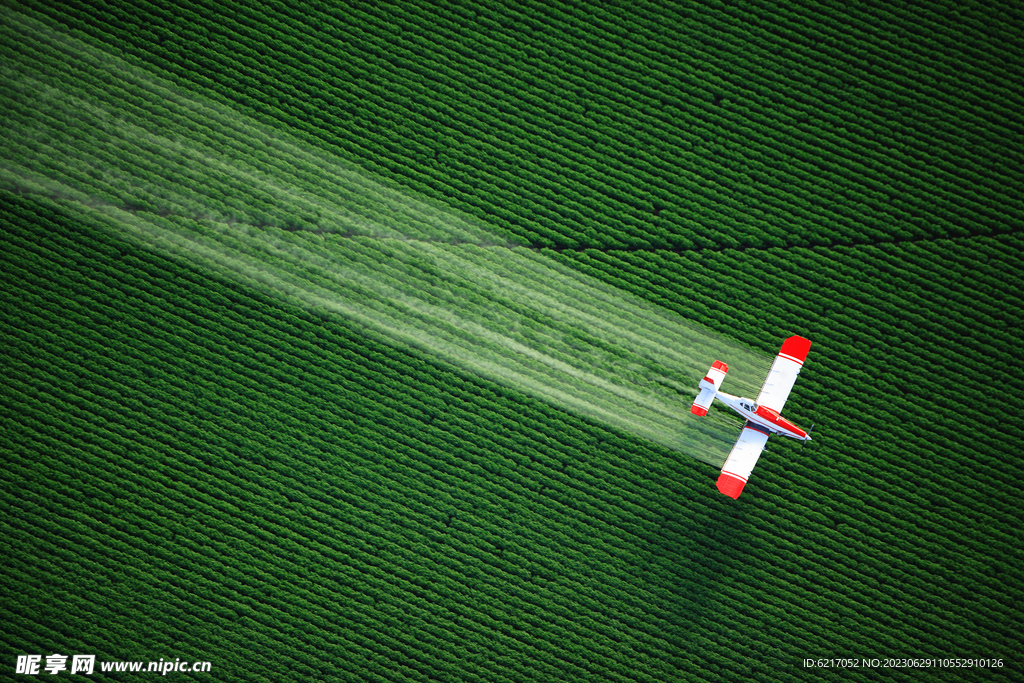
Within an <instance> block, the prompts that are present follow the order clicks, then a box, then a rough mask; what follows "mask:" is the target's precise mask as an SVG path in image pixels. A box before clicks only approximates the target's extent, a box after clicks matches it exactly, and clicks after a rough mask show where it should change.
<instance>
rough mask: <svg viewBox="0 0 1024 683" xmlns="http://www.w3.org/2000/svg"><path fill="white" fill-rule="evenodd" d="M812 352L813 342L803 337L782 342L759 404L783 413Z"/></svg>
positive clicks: (759, 395) (759, 398)
mask: <svg viewBox="0 0 1024 683" xmlns="http://www.w3.org/2000/svg"><path fill="white" fill-rule="evenodd" d="M810 350H811V342H810V340H808V339H804V338H803V337H796V336H793V337H790V338H789V339H787V340H786V341H784V342H782V350H781V351H779V355H777V356H775V362H774V363H772V369H771V370H769V371H768V376H767V377H765V380H764V386H763V387H761V393H760V394H758V396H757V404H758V405H759V406H765V407H766V408H771V409H772V410H774V411H776V412H779V413H781V412H782V406H784V405H786V399H787V398H789V392H790V391H792V390H793V385H794V384H795V383H796V377H797V375H799V374H800V368H802V367H803V365H804V361H805V360H807V352H808V351H810Z"/></svg>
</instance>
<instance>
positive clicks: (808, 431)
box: [800, 422, 814, 451]
mask: <svg viewBox="0 0 1024 683" xmlns="http://www.w3.org/2000/svg"><path fill="white" fill-rule="evenodd" d="M813 431H814V423H813V422H812V423H811V428H810V429H808V430H807V438H806V439H804V442H803V444H802V445H801V446H800V450H801V451H803V450H804V446H806V445H807V442H808V441H810V440H811V432H813Z"/></svg>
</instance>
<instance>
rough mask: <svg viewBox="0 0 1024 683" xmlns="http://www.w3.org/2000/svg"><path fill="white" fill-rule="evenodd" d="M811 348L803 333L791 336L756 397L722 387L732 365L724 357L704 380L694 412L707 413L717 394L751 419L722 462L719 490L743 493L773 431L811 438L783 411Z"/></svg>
mask: <svg viewBox="0 0 1024 683" xmlns="http://www.w3.org/2000/svg"><path fill="white" fill-rule="evenodd" d="M810 349H811V342H810V341H809V340H807V339H804V338H803V337H790V338H789V339H787V340H786V341H784V342H783V343H782V350H781V351H779V355H778V356H776V357H775V362H774V363H772V369H771V370H769V371H768V376H767V377H766V378H765V380H764V386H762V387H761V393H760V394H758V395H757V400H756V401H752V400H750V399H749V398H741V397H739V396H732V395H731V394H726V393H724V392H722V391H719V389H720V388H721V386H722V380H723V379H725V373H727V372H728V371H729V366H728V365H726V364H725V363H723V362H722V361H720V360H716V361H715V364H714V365H712V366H711V369H710V370H708V374H707V376H706V377H704V379H702V380H701V381H700V393H698V394H697V398H696V400H695V401H694V402H693V406H692V407H691V408H690V412H691V413H693V414H694V415H698V416H704V415H707V414H708V408H709V407H711V403H712V402H713V401H714V400H715V399H716V398H717V399H718V400H719V401H721V402H722V403H724V404H725V405H727V406H729V407H730V408H732V409H733V410H735V411H736V412H737V413H739V414H740V416H742V417H743V418H745V419H746V421H747V423H746V424H745V425H743V430H742V431H741V432H740V438H738V439H736V444H735V445H734V446H733V447H732V452H730V453H729V457H728V459H727V460H726V461H725V464H724V465H722V473H721V474H720V475H718V490H719V491H721V492H722V493H724V494H725V495H727V496H729V497H730V498H739V497H740V493H741V492H742V491H743V486H744V485H745V484H746V483H747V479H749V478H750V473H751V472H752V471H753V469H754V465H756V464H757V459H758V458H760V457H761V451H763V450H764V446H765V444H766V443H768V436H769V435H770V434H781V435H782V436H789V437H792V438H794V439H799V440H801V441H804V442H807V441H810V440H811V435H810V433H809V432H805V431H804V430H802V429H800V428H799V427H797V426H796V425H795V424H793V423H792V422H790V421H789V420H787V419H786V418H784V417H782V416H781V415H780V414H779V413H781V412H782V406H784V405H785V404H786V399H787V398H788V397H789V392H790V391H791V390H792V389H793V384H795V383H796V377H797V375H799V374H800V368H802V367H803V365H804V360H806V358H807V352H808V351H810ZM812 428H813V427H812Z"/></svg>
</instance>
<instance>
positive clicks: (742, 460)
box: [718, 420, 769, 499]
mask: <svg viewBox="0 0 1024 683" xmlns="http://www.w3.org/2000/svg"><path fill="white" fill-rule="evenodd" d="M768 434H769V432H768V429H767V428H766V427H762V426H761V425H759V424H754V423H753V422H751V421H750V420H747V424H745V425H743V430H742V431H741V432H740V438H738V439H736V444H735V445H734V446H733V447H732V452H730V453H729V458H728V459H727V460H726V461H725V464H724V465H722V473H721V474H719V475H718V490H719V491H721V492H722V493H724V494H725V495H727V496H729V497H730V498H734V499H735V498H739V497H740V493H742V492H743V486H744V484H746V483H747V479H748V478H750V473H751V472H752V471H753V470H754V465H756V464H757V459H758V458H760V457H761V451H763V450H764V446H765V444H766V443H768Z"/></svg>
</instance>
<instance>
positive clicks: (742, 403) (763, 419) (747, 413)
mask: <svg viewBox="0 0 1024 683" xmlns="http://www.w3.org/2000/svg"><path fill="white" fill-rule="evenodd" d="M715 398H717V399H718V400H720V401H721V402H722V403H724V404H726V405H727V406H729V407H730V408H732V409H733V410H735V411H736V412H737V413H739V414H740V416H741V417H743V418H744V419H746V420H749V421H750V422H752V423H753V424H755V425H758V426H760V427H763V428H765V429H767V430H768V431H769V432H771V433H772V434H780V435H782V436H788V437H791V438H793V439H798V440H800V441H810V440H811V437H810V436H809V435H808V434H807V432H805V431H804V430H802V429H800V428H799V427H797V426H796V425H795V424H793V423H792V422H790V421H789V420H787V419H786V418H784V417H782V416H781V415H779V414H778V413H777V412H776V411H774V410H772V409H771V408H768V407H765V406H759V405H757V403H756V402H755V401H754V400H753V399H749V398H743V397H741V396H733V395H732V394H726V393H723V392H721V391H719V392H717V393H716V394H715Z"/></svg>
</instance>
